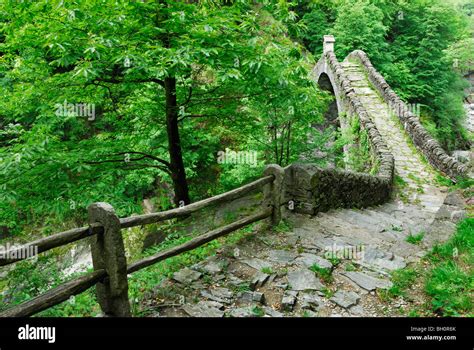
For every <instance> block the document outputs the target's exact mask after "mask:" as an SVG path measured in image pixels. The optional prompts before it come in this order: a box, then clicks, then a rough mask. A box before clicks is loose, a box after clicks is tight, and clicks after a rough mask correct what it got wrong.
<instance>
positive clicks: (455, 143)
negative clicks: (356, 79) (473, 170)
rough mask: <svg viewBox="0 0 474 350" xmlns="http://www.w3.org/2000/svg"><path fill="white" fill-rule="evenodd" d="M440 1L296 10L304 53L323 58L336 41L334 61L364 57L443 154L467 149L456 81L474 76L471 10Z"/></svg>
mask: <svg viewBox="0 0 474 350" xmlns="http://www.w3.org/2000/svg"><path fill="white" fill-rule="evenodd" d="M465 6H467V4H464V5H459V4H454V5H453V4H450V3H446V2H444V1H441V0H413V1H403V0H396V1H379V0H342V1H313V2H310V1H307V2H303V4H302V5H300V6H299V7H298V9H299V13H300V16H302V20H301V21H302V22H303V23H304V24H305V25H306V27H307V31H306V33H305V34H304V35H302V36H301V39H302V41H303V42H304V43H305V44H306V46H307V47H308V48H309V49H310V50H312V51H313V52H315V55H320V53H321V51H320V50H321V42H322V36H323V35H324V34H333V35H334V36H335V38H336V45H335V50H336V54H337V55H338V57H339V58H340V59H343V58H345V56H346V55H347V54H348V53H350V52H351V51H353V50H357V49H359V50H364V51H365V52H366V53H367V54H368V56H369V57H370V59H371V61H372V62H373V64H374V66H375V67H376V68H377V70H378V71H379V72H380V73H381V74H382V75H383V76H384V78H385V79H386V80H387V82H388V83H389V84H390V85H391V86H392V88H394V89H395V90H396V91H397V93H398V94H399V95H400V96H401V97H402V99H404V100H405V101H407V102H409V103H416V104H419V105H421V107H422V108H421V121H422V123H423V124H424V125H425V126H426V127H427V129H428V131H429V132H431V133H432V134H433V135H434V136H435V137H436V138H437V139H438V140H439V141H440V142H441V143H442V145H443V146H444V147H445V148H447V149H448V150H452V149H459V148H468V147H469V146H468V145H469V142H468V137H467V133H466V131H465V130H464V127H463V125H462V121H463V119H464V118H465V111H464V110H463V106H462V100H463V97H464V92H463V89H464V87H465V86H466V84H465V83H464V82H463V79H462V75H461V74H460V73H465V72H466V71H467V70H468V69H470V68H472V65H473V62H474V59H473V54H472V53H473V52H474V51H473V50H472V45H473V41H472V33H474V30H473V28H474V24H473V23H474V21H473V20H472V16H471V17H469V15H471V14H472V8H471V10H469V9H468V8H467V7H465Z"/></svg>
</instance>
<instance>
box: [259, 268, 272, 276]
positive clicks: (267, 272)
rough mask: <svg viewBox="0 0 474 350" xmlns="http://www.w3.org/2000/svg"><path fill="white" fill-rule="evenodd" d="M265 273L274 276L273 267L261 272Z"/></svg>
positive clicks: (263, 269)
mask: <svg viewBox="0 0 474 350" xmlns="http://www.w3.org/2000/svg"><path fill="white" fill-rule="evenodd" d="M261 271H262V272H263V273H266V274H267V275H271V274H273V270H272V268H271V267H263V268H262V270H261Z"/></svg>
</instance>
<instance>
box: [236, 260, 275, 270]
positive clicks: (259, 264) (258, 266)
mask: <svg viewBox="0 0 474 350" xmlns="http://www.w3.org/2000/svg"><path fill="white" fill-rule="evenodd" d="M242 263H243V264H245V265H248V266H250V267H251V268H253V269H255V270H258V271H261V270H262V269H264V268H271V267H272V264H271V263H270V262H268V261H265V260H262V259H258V258H251V259H243V260H242Z"/></svg>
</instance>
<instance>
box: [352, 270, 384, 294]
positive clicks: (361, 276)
mask: <svg viewBox="0 0 474 350" xmlns="http://www.w3.org/2000/svg"><path fill="white" fill-rule="evenodd" d="M343 275H344V276H346V277H348V278H349V279H351V280H352V281H354V282H355V283H356V284H357V285H359V286H360V287H362V288H364V289H366V290H368V291H373V290H375V289H377V288H382V289H387V288H390V287H391V286H392V282H390V281H389V280H384V279H380V278H375V277H372V276H369V275H366V274H365V273H362V272H354V271H349V272H345V273H343Z"/></svg>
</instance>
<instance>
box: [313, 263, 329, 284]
mask: <svg viewBox="0 0 474 350" xmlns="http://www.w3.org/2000/svg"><path fill="white" fill-rule="evenodd" d="M309 269H310V270H311V271H313V272H314V273H315V274H316V276H318V277H320V278H321V279H322V280H323V281H324V282H326V283H331V282H332V281H333V276H332V270H331V269H328V268H324V267H321V266H319V265H317V264H314V265H311V267H310V268H309Z"/></svg>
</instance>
